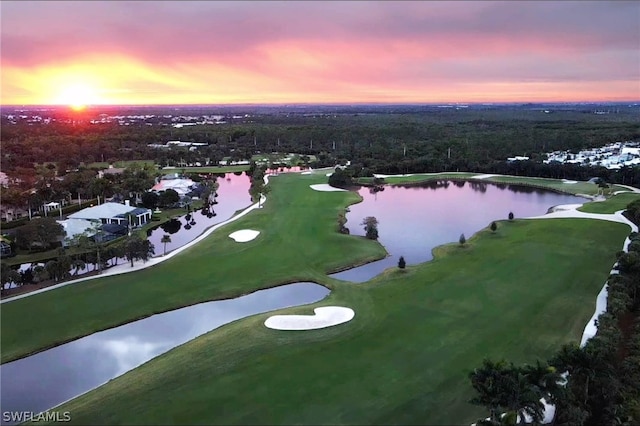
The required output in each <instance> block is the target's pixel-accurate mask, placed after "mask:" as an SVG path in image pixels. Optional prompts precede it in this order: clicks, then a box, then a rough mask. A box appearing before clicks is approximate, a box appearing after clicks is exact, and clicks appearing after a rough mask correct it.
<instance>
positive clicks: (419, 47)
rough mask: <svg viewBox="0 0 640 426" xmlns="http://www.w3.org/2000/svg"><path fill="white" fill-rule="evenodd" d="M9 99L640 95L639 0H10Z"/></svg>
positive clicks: (6, 4)
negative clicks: (108, 0)
mask: <svg viewBox="0 0 640 426" xmlns="http://www.w3.org/2000/svg"><path fill="white" fill-rule="evenodd" d="M0 19H1V24H2V26H1V29H0V42H1V46H2V49H1V51H0V59H1V63H2V81H1V101H0V102H1V103H2V104H3V105H56V104H57V105H70V106H74V107H76V108H81V107H83V106H84V105H106V104H114V105H151V104H243V103H250V104H271V103H273V104H285V103H304V104H309V103H327V104H332V103H333V104H339V103H439V102H441V103H455V102H460V103H477V102H496V103H502V102H590V101H600V102H607V101H609V102H615V101H618V102H625V101H637V100H640V48H639V46H640V3H638V2H633V1H604V2H597V1H594V2H577V1H558V2H554V1H543V2H535V1H533V2H515V1H514V2H502V1H488V2H475V1H474V2H462V1H450V2H446V1H444V2H431V1H429V2H427V1H406V2H405V1H394V2H385V1H353V2H347V1H322V2H320V1H315V2H314V1H312V2H306V1H305V2H302V1H300V2H297V1H266V2H262V1H261V2H251V1H239V2H234V1H231V2H222V1H220V2H219V1H195V2H182V1H181V2H178V1H162V2H145V1H115V2H107V1H89V2H86V1H65V2H62V1H60V2H58V1H47V2H41V1H2V2H1V3H0Z"/></svg>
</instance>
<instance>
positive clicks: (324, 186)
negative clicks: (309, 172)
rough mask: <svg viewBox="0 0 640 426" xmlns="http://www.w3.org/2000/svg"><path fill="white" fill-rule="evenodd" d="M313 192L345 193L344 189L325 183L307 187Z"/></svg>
mask: <svg viewBox="0 0 640 426" xmlns="http://www.w3.org/2000/svg"><path fill="white" fill-rule="evenodd" d="M309 186H310V187H311V189H313V190H314V191H323V192H333V191H346V189H342V188H336V187H333V186H331V185H329V184H326V183H319V184H317V185H309Z"/></svg>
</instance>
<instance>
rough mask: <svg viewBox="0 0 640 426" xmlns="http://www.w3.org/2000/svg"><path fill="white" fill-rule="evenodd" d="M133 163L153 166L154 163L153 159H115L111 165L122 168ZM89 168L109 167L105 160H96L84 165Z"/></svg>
mask: <svg viewBox="0 0 640 426" xmlns="http://www.w3.org/2000/svg"><path fill="white" fill-rule="evenodd" d="M134 164H139V165H143V164H146V165H150V166H153V165H154V164H155V161H153V160H122V161H116V162H115V163H113V167H115V168H123V167H131V166H132V165H134ZM86 167H87V168H89V169H106V168H108V167H109V162H107V161H97V162H95V163H89V164H87V166H86Z"/></svg>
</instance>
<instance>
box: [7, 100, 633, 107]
mask: <svg viewBox="0 0 640 426" xmlns="http://www.w3.org/2000/svg"><path fill="white" fill-rule="evenodd" d="M603 103H610V104H611V103H617V104H640V99H637V100H590V101H584V100H580V101H578V100H575V101H570V100H565V101H526V100H523V101H472V102H464V101H443V102H366V101H362V102H266V103H258V102H238V103H149V104H142V103H141V104H133V103H132V104H115V103H114V104H88V105H84V108H85V109H93V108H101V107H163V106H164V107H170V106H193V107H197V106H208V107H210V106H219V107H231V106H272V107H277V106H367V105H374V106H440V105H447V106H449V105H450V106H459V105H527V104H532V105H541V104H554V105H576V104H583V105H585V104H603ZM9 107H14V108H15V107H49V108H71V105H67V104H0V108H9Z"/></svg>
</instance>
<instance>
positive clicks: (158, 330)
mask: <svg viewBox="0 0 640 426" xmlns="http://www.w3.org/2000/svg"><path fill="white" fill-rule="evenodd" d="M328 294H329V290H328V289H327V288H325V287H323V286H321V285H318V284H314V283H309V282H305V283H295V284H288V285H283V286H280V287H274V288H270V289H266V290H259V291H256V292H254V293H251V294H249V295H246V296H242V297H238V298H235V299H229V300H218V301H213V302H205V303H200V304H197V305H193V306H188V307H185V308H181V309H177V310H174V311H169V312H165V313H162V314H156V315H153V316H150V317H147V318H144V319H141V320H138V321H135V322H132V323H129V324H125V325H122V326H120V327H116V328H112V329H109V330H105V331H101V332H98V333H94V334H92V335H90V336H86V337H83V338H81V339H78V340H74V341H72V342H69V343H66V344H63V345H60V346H57V347H55V348H52V349H49V350H46V351H43V352H40V353H38V354H35V355H32V356H30V357H27V358H23V359H19V360H17V361H13V362H9V363H7V364H3V365H2V366H0V380H1V383H0V384H1V389H0V395H1V396H0V402H1V405H2V411H3V412H7V411H12V412H17V411H32V412H36V413H38V412H41V411H44V410H47V409H50V408H52V407H54V406H57V405H59V404H61V403H63V402H66V401H67V400H69V399H71V398H75V397H77V396H79V395H81V394H83V393H85V392H88V391H90V390H91V389H94V388H96V387H98V386H100V385H102V384H103V383H105V382H107V381H109V380H111V379H113V378H115V377H118V376H120V375H122V374H124V373H126V372H127V371H130V370H132V369H134V368H136V367H137V366H139V365H141V364H143V363H145V362H147V361H148V360H150V359H152V358H154V357H156V356H158V355H160V354H162V353H164V352H167V351H169V350H170V349H172V348H174V347H176V346H178V345H181V344H183V343H186V342H188V341H189V340H192V339H194V338H196V337H198V336H200V335H201V334H204V333H207V332H209V331H211V330H213V329H215V328H218V327H220V326H222V325H224V324H227V323H230V322H232V321H236V320H238V319H240V318H244V317H247V316H250V315H255V314H259V313H263V312H268V311H272V310H276V309H282V308H286V307H291V306H298V305H305V304H309V303H314V302H317V301H319V300H322V299H323V298H324V297H326V296H327V295H328ZM3 424H4V422H3Z"/></svg>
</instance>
